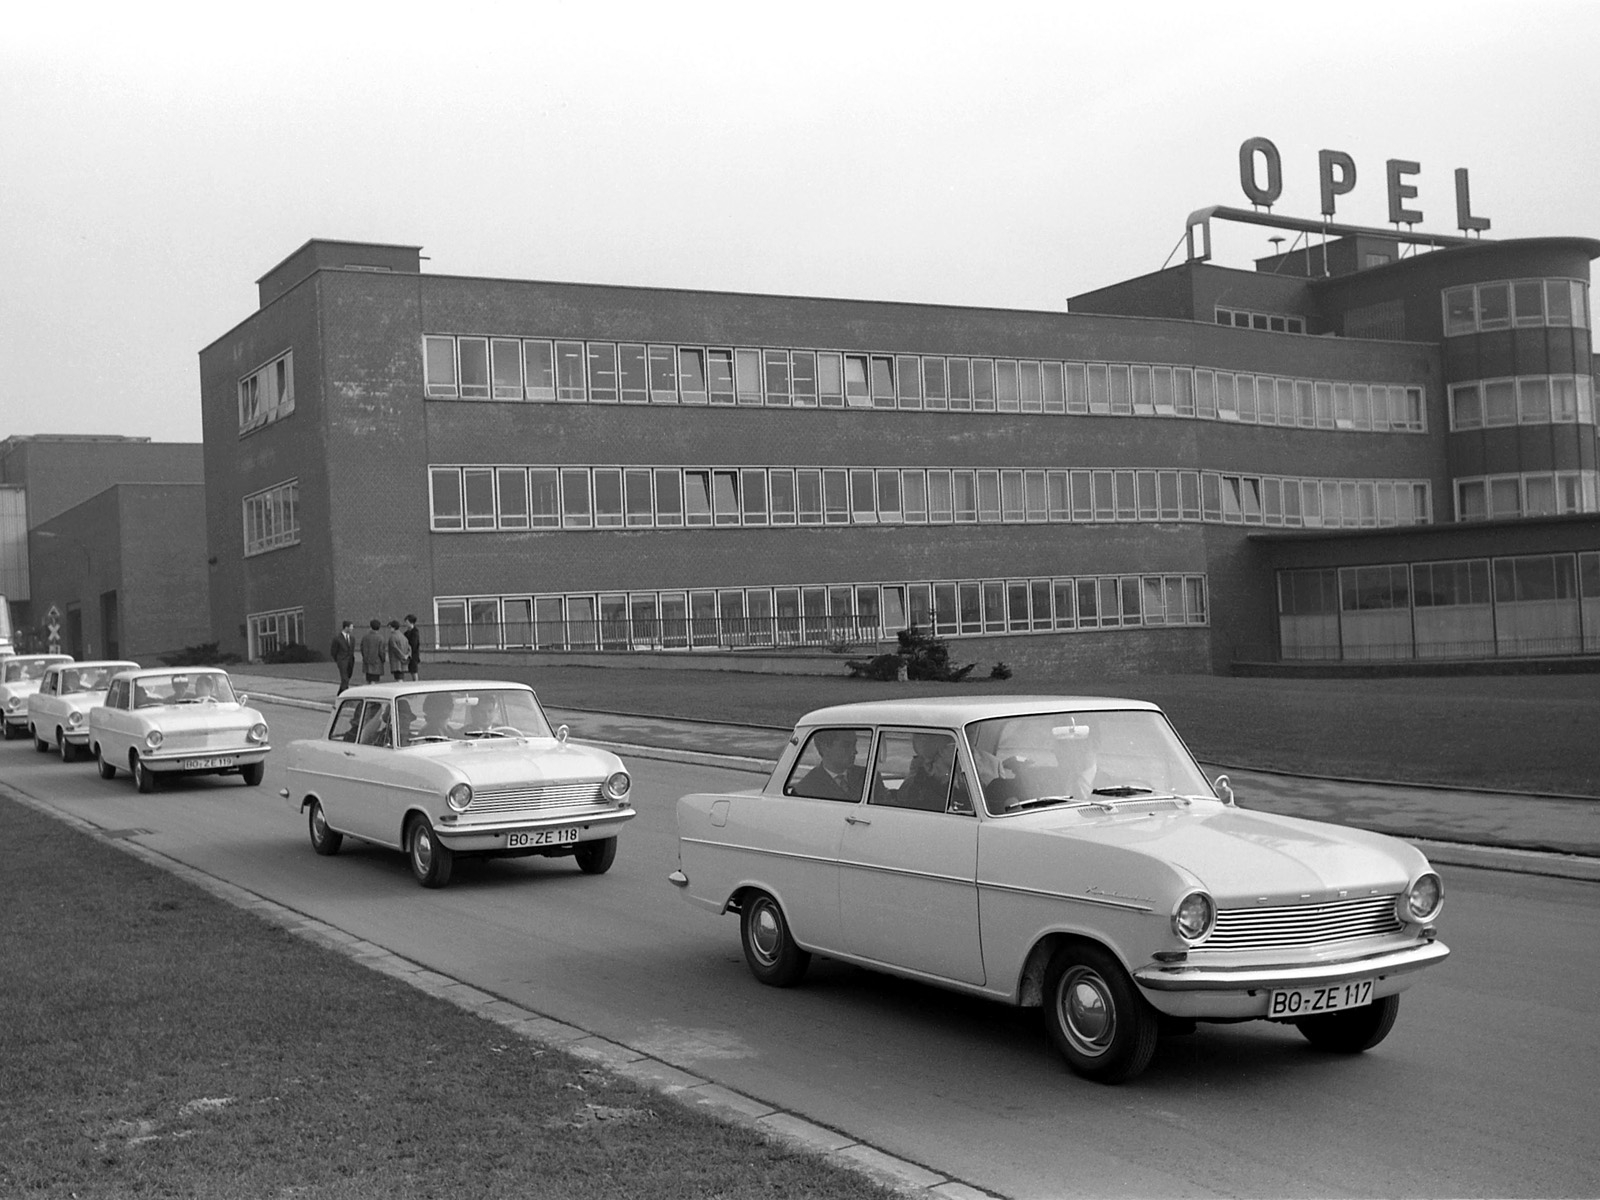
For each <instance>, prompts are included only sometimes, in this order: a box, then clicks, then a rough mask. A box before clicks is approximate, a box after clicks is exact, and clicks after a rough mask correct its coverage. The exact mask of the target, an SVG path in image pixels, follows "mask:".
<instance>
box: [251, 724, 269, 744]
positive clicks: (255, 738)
mask: <svg viewBox="0 0 1600 1200" xmlns="http://www.w3.org/2000/svg"><path fill="white" fill-rule="evenodd" d="M249 737H250V740H251V741H252V742H261V743H265V742H266V740H267V726H266V723H265V722H264V721H257V722H256V723H255V724H254V725H252V726H250V734H249Z"/></svg>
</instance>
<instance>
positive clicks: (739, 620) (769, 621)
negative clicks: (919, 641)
mask: <svg viewBox="0 0 1600 1200" xmlns="http://www.w3.org/2000/svg"><path fill="white" fill-rule="evenodd" d="M422 629H423V636H424V641H425V643H426V644H428V645H430V646H431V648H432V649H433V650H434V651H441V650H517V649H529V650H580V651H581V650H686V651H687V650H796V649H820V650H834V651H839V652H841V653H842V652H845V651H853V650H872V649H873V648H874V647H876V646H878V645H879V644H881V643H883V642H886V641H887V642H890V643H892V642H894V640H895V636H894V633H893V632H892V631H886V630H884V629H883V627H882V626H881V625H880V624H878V623H877V622H876V621H874V620H870V619H862V618H858V617H854V616H838V617H830V616H798V617H721V616H717V617H684V618H666V619H662V618H656V619H623V620H575V621H534V622H531V623H530V622H512V623H504V622H495V623H488V622H484V623H480V624H471V623H468V624H446V625H435V626H423V627H422Z"/></svg>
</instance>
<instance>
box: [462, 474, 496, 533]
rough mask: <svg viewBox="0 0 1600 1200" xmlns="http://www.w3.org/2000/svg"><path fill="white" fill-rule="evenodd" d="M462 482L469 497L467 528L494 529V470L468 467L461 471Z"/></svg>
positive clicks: (463, 488)
mask: <svg viewBox="0 0 1600 1200" xmlns="http://www.w3.org/2000/svg"><path fill="white" fill-rule="evenodd" d="M461 482H462V490H463V491H464V492H465V494H466V499H467V505H466V512H467V528H468V529H493V528H494V527H495V523H496V518H495V504H494V472H493V471H492V470H490V469H489V468H488V467H467V468H466V469H464V470H463V471H462V472H461Z"/></svg>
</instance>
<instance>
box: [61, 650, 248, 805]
mask: <svg viewBox="0 0 1600 1200" xmlns="http://www.w3.org/2000/svg"><path fill="white" fill-rule="evenodd" d="M248 699H249V697H248V696H242V695H237V694H235V692H234V690H233V683H232V681H231V680H229V678H228V673H227V672H226V671H223V670H220V669H218V668H216V667H157V668H145V669H143V670H138V671H124V672H123V673H121V674H120V675H117V676H115V677H114V678H113V679H112V680H111V686H110V688H109V689H107V691H106V702H105V703H104V704H102V705H100V706H99V707H97V708H91V709H90V710H89V750H90V753H92V754H93V755H94V756H95V758H96V760H97V761H98V762H99V764H100V778H102V779H111V778H113V777H114V776H115V775H116V773H117V772H118V771H119V770H126V771H128V772H129V773H130V774H132V776H133V781H134V783H135V784H136V785H137V786H138V788H139V790H140V791H141V792H152V791H154V790H155V788H156V785H157V783H158V781H160V780H163V779H172V778H175V777H176V776H179V775H238V776H240V777H242V778H243V779H244V782H245V784H246V785H247V786H249V787H255V786H257V785H258V784H259V783H260V782H261V777H262V775H263V774H264V773H265V771H266V769H267V764H266V758H267V753H268V751H270V750H271V749H272V747H271V746H270V745H268V742H267V738H268V729H267V722H266V720H265V719H264V718H263V717H262V715H261V713H260V712H258V711H257V710H256V709H254V708H251V707H250V706H249V705H248V704H247V703H246V701H248Z"/></svg>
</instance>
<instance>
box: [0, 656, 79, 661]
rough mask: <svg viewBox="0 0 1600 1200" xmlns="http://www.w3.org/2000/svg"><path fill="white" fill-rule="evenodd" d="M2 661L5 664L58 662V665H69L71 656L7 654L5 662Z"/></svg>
mask: <svg viewBox="0 0 1600 1200" xmlns="http://www.w3.org/2000/svg"><path fill="white" fill-rule="evenodd" d="M4 661H6V662H49V663H58V662H60V663H69V662H71V661H72V655H70V654H8V655H6V656H5V660H4Z"/></svg>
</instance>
